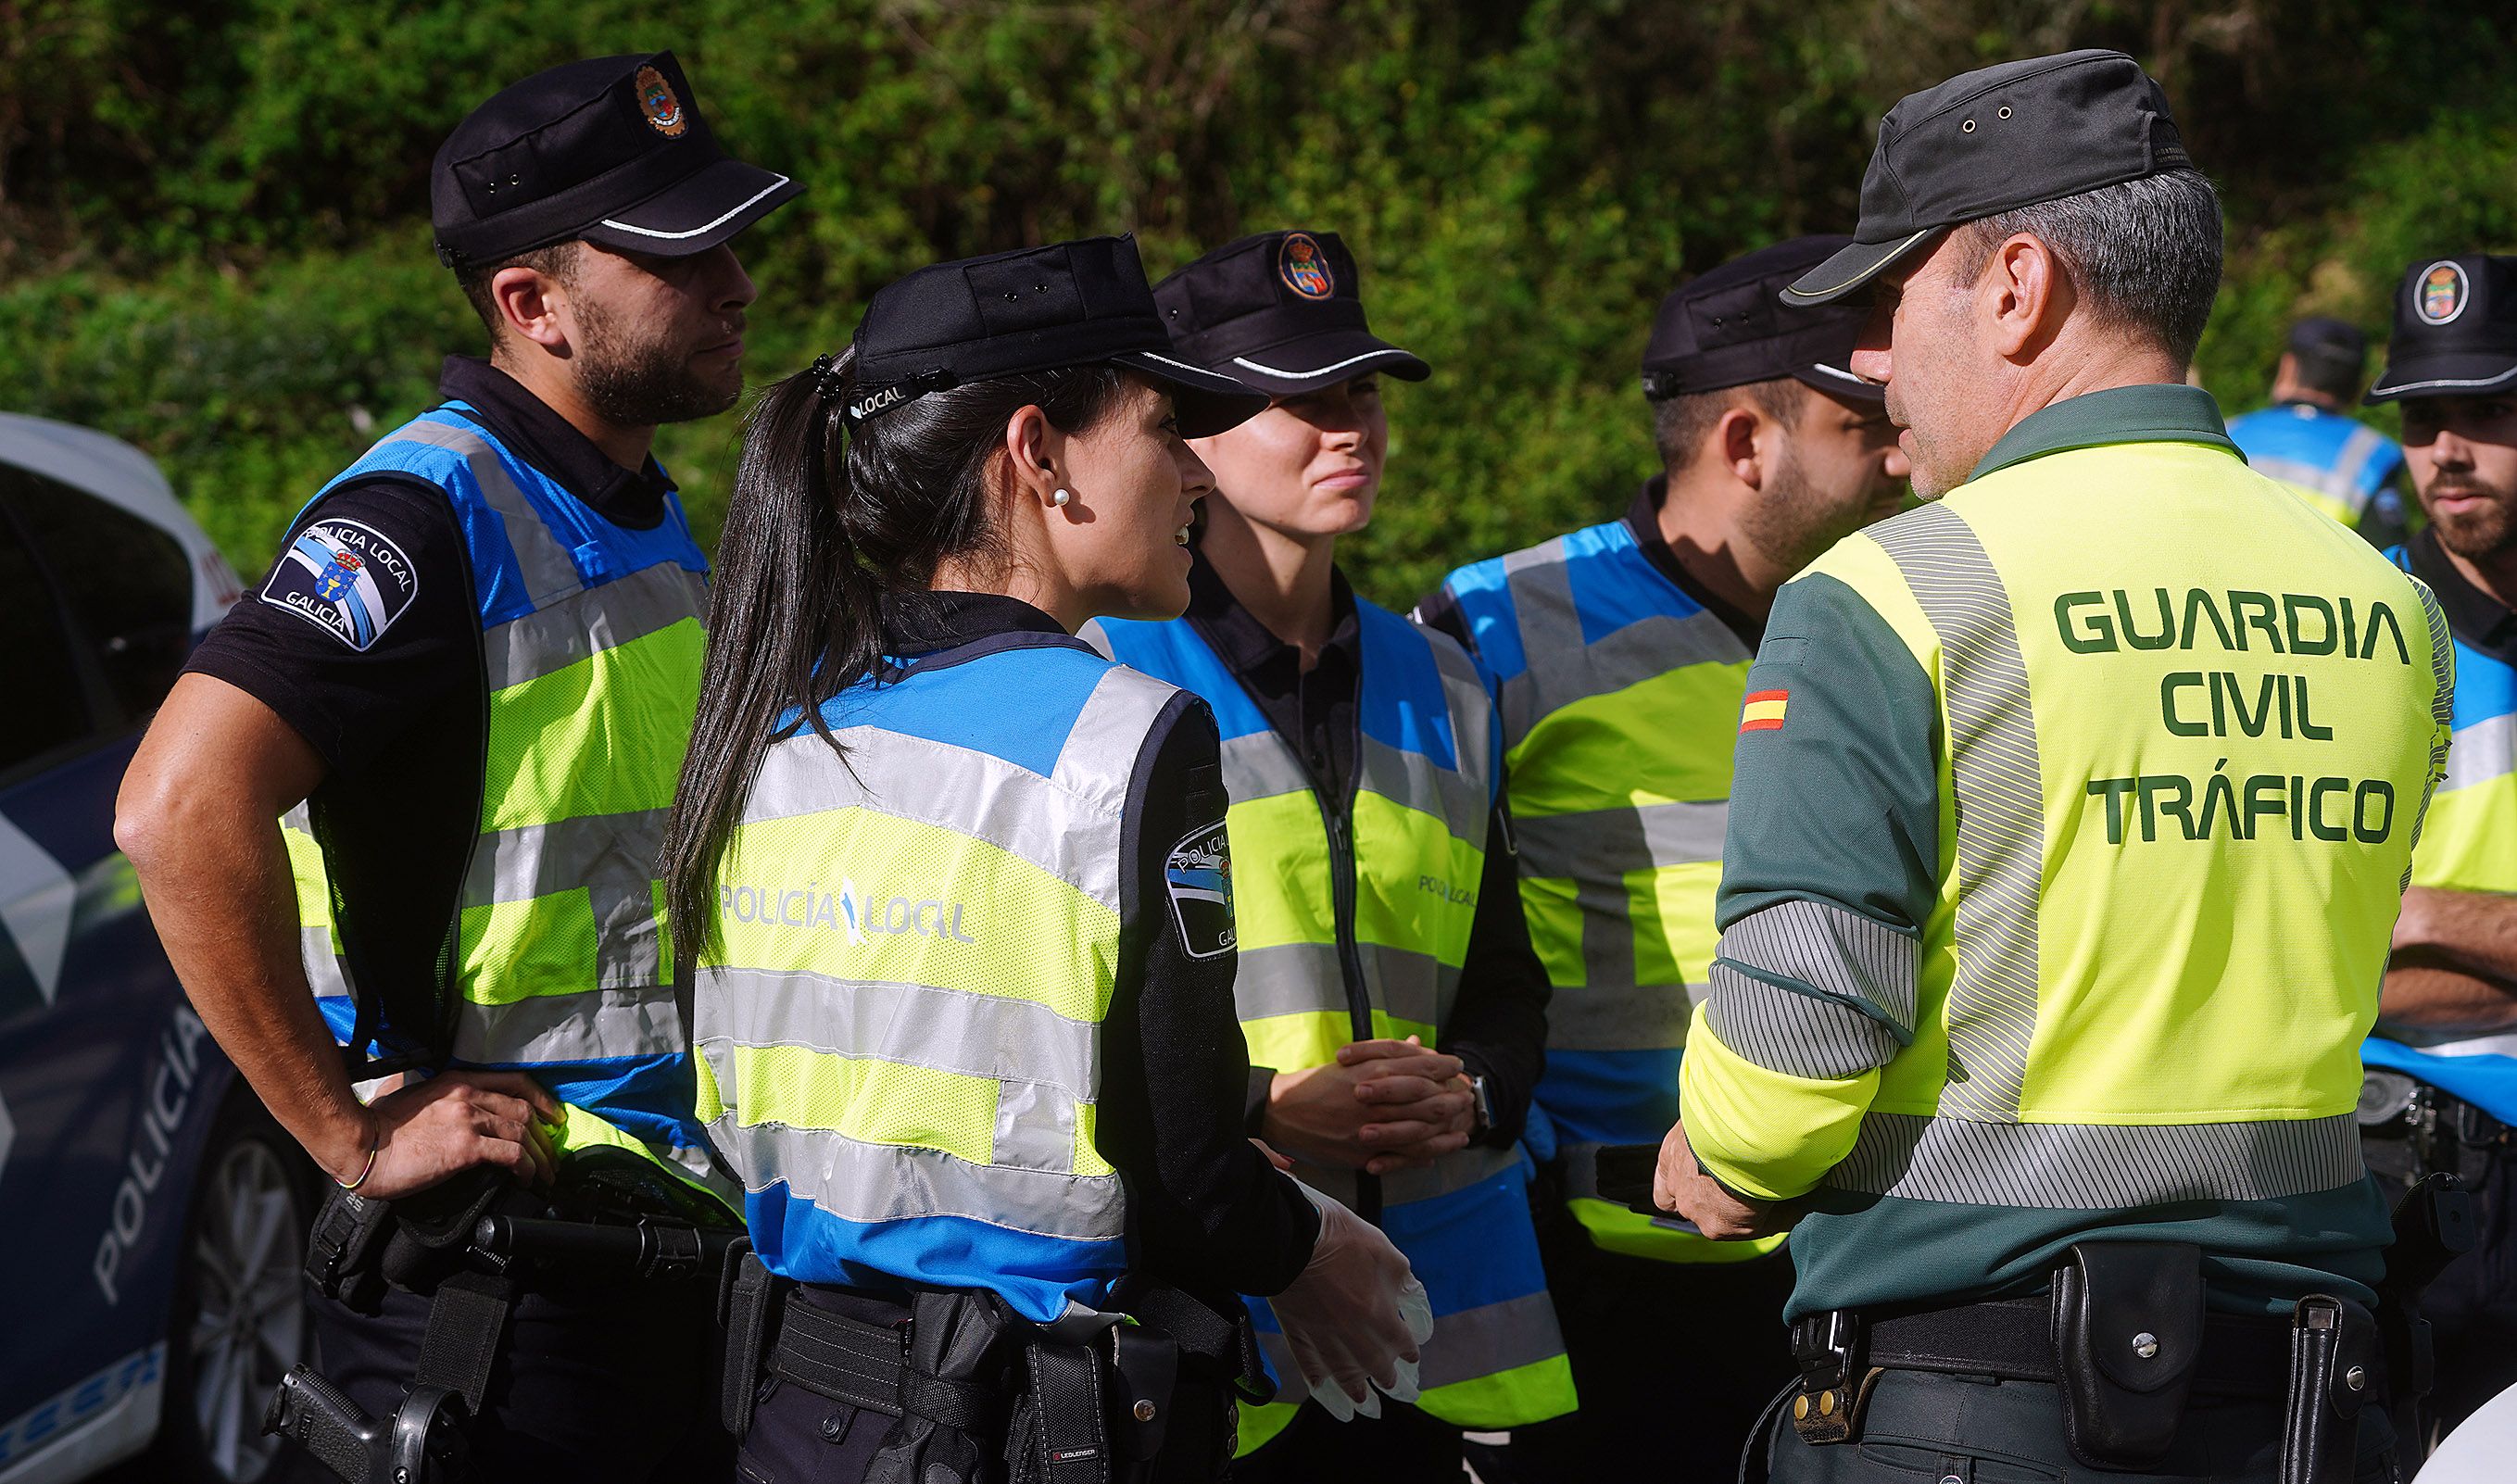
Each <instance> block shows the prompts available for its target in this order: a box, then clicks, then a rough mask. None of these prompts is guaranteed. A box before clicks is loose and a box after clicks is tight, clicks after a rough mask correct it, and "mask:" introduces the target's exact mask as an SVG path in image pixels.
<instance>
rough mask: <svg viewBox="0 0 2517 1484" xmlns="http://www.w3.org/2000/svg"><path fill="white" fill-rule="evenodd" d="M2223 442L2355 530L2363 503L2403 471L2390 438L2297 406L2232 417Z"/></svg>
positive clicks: (2346, 419)
mask: <svg viewBox="0 0 2517 1484" xmlns="http://www.w3.org/2000/svg"><path fill="white" fill-rule="evenodd" d="M2229 437H2230V439H2231V441H2233V442H2234V443H2236V444H2237V445H2238V446H2239V447H2240V448H2242V449H2244V450H2245V453H2246V463H2247V466H2248V467H2250V468H2252V469H2253V470H2254V471H2255V472H2256V473H2257V474H2267V475H2270V476H2272V477H2273V478H2274V479H2277V480H2280V481H2281V482H2282V484H2284V485H2287V486H2289V487H2290V488H2292V489H2295V490H2297V491H2298V492H2299V494H2301V495H2302V496H2304V497H2305V498H2306V500H2307V502H2308V503H2309V504H2311V505H2314V506H2315V507H2316V508H2317V509H2319V510H2322V511H2324V512H2325V514H2326V515H2329V516H2331V517H2333V518H2334V519H2335V520H2337V521H2340V522H2341V523H2342V524H2343V525H2345V526H2348V527H2351V528H2352V529H2353V530H2358V529H2359V526H2360V521H2361V518H2362V517H2363V516H2365V515H2367V514H2368V502H2369V501H2370V500H2371V499H2373V498H2375V497H2376V494H2377V491H2378V490H2380V489H2383V488H2386V482H2387V481H2388V480H2390V479H2392V478H2394V477H2395V471H2397V470H2398V469H2401V468H2402V467H2403V466H2404V450H2403V447H2402V445H2398V444H2397V443H2396V442H2395V441H2394V440H2393V439H2391V438H2388V437H2387V436H2386V435H2385V434H2383V433H2380V432H2378V431H2377V430H2376V429H2374V428H2371V427H2369V426H2368V425H2367V424H2366V423H2362V422H2359V421H2356V420H2354V419H2352V418H2349V417H2345V416H2343V415H2342V414H2341V413H2339V412H2331V411H2327V410H2326V409H2325V408H2323V407H2319V406H2313V405H2311V404H2309V403H2303V402H2298V403H2289V404H2288V405H2286V406H2280V407H2266V408H2264V409H2263V410H2261V411H2259V412H2249V413H2247V414H2246V415H2245V416H2243V417H2237V418H2232V419H2230V421H2229Z"/></svg>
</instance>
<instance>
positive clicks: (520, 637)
mask: <svg viewBox="0 0 2517 1484" xmlns="http://www.w3.org/2000/svg"><path fill="white" fill-rule="evenodd" d="M686 618H687V619H694V620H697V621H700V622H703V623H704V622H705V621H706V618H707V578H706V577H704V576H703V575H701V574H700V573H698V572H686V571H684V570H683V569H682V568H681V567H679V566H677V565H675V564H673V563H671V562H660V563H658V564H656V565H655V566H653V567H648V568H642V569H641V570H639V571H637V572H631V573H630V574H629V575H627V576H625V577H622V578H620V579H619V581H617V582H606V583H604V584H603V585H602V586H600V587H589V588H587V589H585V590H584V591H583V592H579V593H575V594H572V595H570V596H568V597H564V598H556V599H553V600H551V601H550V602H549V603H547V604H546V605H544V606H543V607H541V608H538V609H535V610H534V611H533V612H532V613H530V614H527V615H524V616H523V617H521V618H513V619H510V620H508V621H507V622H505V623H501V624H497V625H496V626H494V627H491V628H489V629H485V630H484V631H483V632H482V635H481V651H482V655H483V657H485V658H486V660H487V661H488V664H489V668H490V689H491V690H492V691H503V690H505V689H507V688H508V687H509V686H515V685H522V684H524V683H525V682H526V681H528V680H538V679H540V678H541V677H542V676H544V675H549V674H552V673H554V672H556V671H559V670H563V669H566V668H568V667H569V666H570V665H572V664H576V663H577V662H578V661H579V660H582V659H586V658H590V657H592V656H593V655H594V654H596V653H597V652H598V651H601V650H608V649H615V648H618V647H619V646H620V645H624V644H627V643H629V642H630V641H632V640H636V639H644V638H646V637H648V636H649V635H651V634H660V633H662V632H663V631H664V630H665V629H668V628H671V627H672V626H673V625H674V624H676V623H679V622H681V621H682V620H684V619H686Z"/></svg>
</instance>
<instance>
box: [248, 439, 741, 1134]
mask: <svg viewBox="0 0 2517 1484" xmlns="http://www.w3.org/2000/svg"><path fill="white" fill-rule="evenodd" d="M378 476H386V477H396V478H402V479H406V480H409V481H411V482H413V483H417V484H422V485H426V486H429V487H431V488H436V489H438V490H440V491H442V492H443V493H444V494H445V495H446V497H447V499H448V502H449V503H450V504H451V505H452V507H453V511H454V518H455V524H456V526H457V527H458V528H459V529H460V530H461V532H462V536H463V542H464V547H465V551H466V555H467V558H468V565H469V567H470V569H471V571H470V579H471V591H472V594H473V596H474V598H475V599H476V600H477V608H478V612H479V615H480V620H481V662H482V668H483V674H484V676H485V678H486V679H487V682H488V686H489V731H488V734H487V736H486V737H485V739H484V743H483V763H482V788H481V815H480V819H479V820H478V822H477V830H478V833H477V836H476V840H475V843H474V846H473V850H472V858H471V862H470V865H469V866H468V867H467V868H466V869H465V871H464V874H463V881H462V885H461V888H460V892H459V896H458V897H457V899H456V902H455V913H456V915H455V920H454V922H453V924H452V931H451V934H450V938H451V947H452V953H451V961H450V963H449V964H448V970H447V972H448V978H449V979H450V981H451V983H450V986H449V988H450V989H451V991H452V993H453V996H454V998H455V1001H456V1003H455V1005H454V1010H453V1020H452V1029H453V1039H452V1045H451V1054H452V1058H453V1064H454V1065H458V1066H467V1067H513V1068H521V1069H523V1070H526V1071H529V1072H531V1073H533V1076H534V1077H535V1079H536V1080H538V1081H540V1082H541V1083H542V1084H543V1085H544V1086H546V1087H548V1088H550V1090H551V1091H552V1092H553V1093H554V1094H555V1095H557V1096H558V1097H559V1098H560V1100H561V1101H563V1102H565V1103H567V1104H569V1105H570V1106H571V1107H572V1108H573V1109H576V1110H578V1111H579V1112H580V1113H581V1114H587V1115H593V1116H592V1117H580V1116H577V1115H576V1114H572V1116H571V1117H570V1118H569V1119H568V1120H567V1124H566V1126H565V1127H564V1128H563V1129H562V1130H561V1131H560V1132H559V1134H558V1135H557V1141H558V1143H559V1144H560V1145H561V1146H562V1147H563V1148H564V1149H565V1148H569V1147H575V1146H576V1145H580V1144H586V1143H602V1144H616V1145H621V1146H624V1147H629V1148H636V1149H642V1150H644V1151H645V1152H647V1153H650V1154H654V1155H658V1156H660V1157H662V1158H664V1159H668V1160H672V1161H674V1162H675V1163H676V1164H678V1165H681V1166H686V1167H687V1168H688V1169H690V1170H694V1171H704V1169H705V1165H706V1162H705V1158H704V1146H703V1144H702V1141H701V1139H700V1138H699V1132H698V1125H697V1124H696V1123H695V1122H694V1121H693V1120H692V1118H691V1111H690V1100H691V1090H692V1080H691V1058H690V1055H689V1053H688V1050H687V1048H685V1046H684V1045H683V1043H682V1034H681V1029H680V1025H679V1023H678V1020H677V1017H676V1015H675V1012H674V1007H673V996H672V984H671V978H672V957H673V954H672V943H671V939H670V936H669V935H668V934H667V932H666V930H665V925H664V918H663V910H662V894H661V885H660V883H659V882H658V881H657V878H656V861H657V855H658V852H659V850H660V849H661V844H662V841H663V833H664V820H665V816H666V814H667V812H668V811H669V810H670V809H671V807H672V802H673V787H674V784H675V781H676V779H677V778H678V777H679V775H680V772H681V764H682V754H683V753H684V752H685V751H686V750H688V748H689V745H690V735H691V716H692V713H693V711H694V710H695V709H696V707H697V705H698V703H699V686H700V662H701V657H702V654H703V652H704V647H705V637H706V636H705V623H706V613H707V577H706V573H707V562H706V559H705V558H704V557H703V556H702V555H701V553H700V549H699V545H698V543H697V542H696V541H694V540H693V539H692V538H691V531H690V525H689V522H688V521H687V520H686V519H685V518H684V516H683V514H682V509H681V504H680V501H679V500H678V499H670V498H668V499H667V500H666V501H665V509H664V519H663V521H662V522H661V523H660V524H659V525H658V526H656V528H655V529H653V530H631V529H629V528H627V527H623V526H618V525H615V524H613V523H612V522H611V521H609V520H606V519H605V518H604V517H603V516H602V515H601V514H600V513H599V512H597V511H596V510H595V509H594V508H593V507H592V506H590V505H587V504H586V503H585V502H584V501H583V500H580V499H578V498H577V497H576V495H575V494H573V493H571V492H570V491H569V490H568V488H566V487H565V486H563V485H561V484H560V483H559V482H558V481H556V480H554V479H552V478H551V477H550V476H548V475H546V474H544V473H542V472H541V471H540V470H538V469H536V468H535V467H533V465H532V464H531V463H529V462H527V461H526V460H525V459H523V458H522V457H519V456H518V455H517V454H516V453H514V452H513V451H512V450H510V449H508V448H507V447H505V446H504V445H501V444H500V443H499V441H498V438H497V436H496V435H495V434H494V433H492V432H491V431H490V429H489V428H488V427H487V426H486V425H484V424H483V423H482V422H480V421H479V420H478V419H477V418H476V417H475V416H474V415H473V413H472V409H471V408H470V407H469V406H467V405H466V404H464V403H459V402H455V403H447V404H445V405H444V406H441V407H438V408H436V409H434V410H432V411H429V412H424V413H422V414H420V416H418V417H417V418H414V419H413V420H412V421H410V422H409V423H406V424H405V425H404V426H403V427H401V428H399V429H396V430H395V431H394V432H392V433H390V434H387V435H386V436H385V437H384V438H383V439H382V440H381V441H380V442H378V443H377V444H376V445H375V446H374V447H372V448H370V449H368V450H367V452H366V453H365V454H364V455H363V456H362V457H361V458H360V459H359V461H358V462H357V463H355V464H352V465H351V466H350V467H349V468H348V469H346V470H344V471H342V473H340V474H339V475H337V476H336V477H334V479H333V480H332V481H331V483H330V484H328V485H326V486H325V487H324V489H325V491H326V492H328V491H329V490H330V489H332V488H337V487H338V486H340V485H341V484H342V483H344V482H345V481H349V480H359V479H372V478H375V477H378ZM317 497H318V498H319V499H320V497H321V496H320V494H319V495H318V496H317ZM452 575H453V574H451V573H448V574H445V575H444V576H442V577H438V578H436V580H449V579H451V577H452ZM357 825H358V822H356V821H339V820H333V819H329V818H325V817H320V816H318V815H317V814H315V813H314V812H312V811H310V810H308V809H307V808H306V806H303V805H301V806H299V808H297V809H296V810H292V811H291V812H290V814H289V817H288V818H287V819H286V820H285V821H283V827H284V836H285V838H286V839H287V841H288V845H289V860H290V864H291V867H292V868H293V870H294V874H295V876H296V880H297V901H298V913H299V923H300V929H301V936H302V943H303V956H304V959H305V963H306V972H307V978H308V980H309V981H310V982H311V983H312V984H313V986H314V988H315V991H316V994H317V996H318V1002H319V1004H320V1006H321V1008H322V1010H323V1012H324V1018H325V1019H326V1021H327V1022H328V1023H329V1024H330V1025H331V1027H332V1030H333V1033H334V1035H335V1036H336V1037H338V1038H339V1039H343V1040H344V1041H346V1040H347V1039H349V1038H350V1036H351V1034H352V1029H353V1025H354V1022H355V1020H356V1010H355V984H356V977H357V974H356V970H355V968H354V966H353V965H352V963H351V961H350V958H349V956H348V955H347V954H344V953H343V951H342V944H341V937H340V934H339V931H338V927H337V924H336V922H335V916H336V913H337V912H338V908H339V905H338V904H336V903H335V902H334V900H333V889H332V885H331V882H330V880H329V877H328V873H327V872H326V871H325V869H324V868H323V859H322V847H321V845H320V839H321V838H322V836H323V835H324V834H325V833H326V832H328V831H330V830H333V829H339V828H355V827H357ZM349 911H350V912H351V913H352V914H353V915H355V912H356V906H355V904H352V905H351V906H350V908H349ZM409 1029H411V1028H405V1030H409Z"/></svg>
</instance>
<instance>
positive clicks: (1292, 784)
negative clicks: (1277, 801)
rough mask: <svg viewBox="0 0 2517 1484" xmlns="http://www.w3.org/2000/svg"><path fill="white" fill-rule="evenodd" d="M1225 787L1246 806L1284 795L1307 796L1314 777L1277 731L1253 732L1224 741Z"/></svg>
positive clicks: (1233, 799)
mask: <svg viewBox="0 0 2517 1484" xmlns="http://www.w3.org/2000/svg"><path fill="white" fill-rule="evenodd" d="M1223 787H1224V791H1225V792H1226V793H1228V794H1230V795H1231V796H1232V801H1233V802H1234V803H1236V804H1246V803H1249V802H1250V801H1251V800H1253V799H1268V798H1274V797H1276V796H1277V795H1278V794H1283V793H1307V792H1309V791H1310V787H1311V776H1310V775H1309V774H1308V773H1305V772H1304V771H1302V764H1301V759H1299V758H1297V757H1295V756H1294V751H1293V749H1292V748H1290V747H1288V746H1286V745H1285V744H1284V742H1282V741H1280V740H1279V739H1278V738H1277V736H1276V734H1275V732H1274V731H1272V730H1268V731H1260V732H1250V733H1245V734H1243V735H1242V736H1239V737H1227V738H1225V739H1224V740H1223Z"/></svg>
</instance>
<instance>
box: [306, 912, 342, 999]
mask: <svg viewBox="0 0 2517 1484" xmlns="http://www.w3.org/2000/svg"><path fill="white" fill-rule="evenodd" d="M297 956H298V959H299V960H300V961H301V962H303V963H304V964H305V965H306V986H307V988H309V989H311V990H313V991H314V992H315V997H316V998H318V999H346V998H348V997H349V995H350V969H349V965H348V964H347V963H346V962H344V961H343V960H342V958H341V955H340V954H335V953H333V952H332V930H331V929H330V928H328V927H301V928H299V929H298V930H297Z"/></svg>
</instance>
